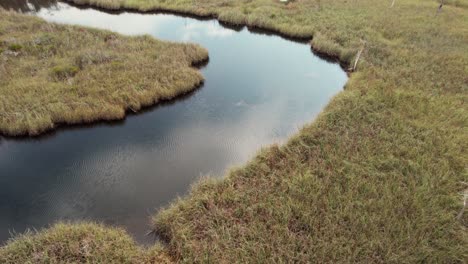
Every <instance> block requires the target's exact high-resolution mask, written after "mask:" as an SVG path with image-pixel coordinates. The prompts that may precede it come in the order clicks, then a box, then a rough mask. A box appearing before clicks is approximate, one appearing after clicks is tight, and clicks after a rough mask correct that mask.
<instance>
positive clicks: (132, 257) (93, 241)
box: [0, 223, 170, 263]
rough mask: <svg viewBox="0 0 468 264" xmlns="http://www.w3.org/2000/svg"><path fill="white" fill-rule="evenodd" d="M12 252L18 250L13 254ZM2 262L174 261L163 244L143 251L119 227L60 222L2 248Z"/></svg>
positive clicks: (0, 259) (0, 252) (26, 235)
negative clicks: (162, 246)
mask: <svg viewBox="0 0 468 264" xmlns="http://www.w3.org/2000/svg"><path fill="white" fill-rule="evenodd" d="M12 252H14V253H13V254H12ZM0 262H1V263H170V259H169V257H168V256H167V255H165V253H163V252H162V249H161V247H160V246H159V245H155V246H153V247H152V248H150V249H148V250H143V249H141V248H139V247H138V246H136V245H135V242H134V241H133V240H132V239H131V238H130V237H129V236H128V234H127V233H126V232H125V231H123V230H121V229H118V228H109V227H104V226H102V225H99V224H94V223H83V224H73V225H71V224H65V223H58V224H56V225H55V226H54V227H53V228H51V229H50V230H48V231H44V232H41V233H40V234H39V235H33V234H25V235H22V236H20V237H18V238H17V239H16V240H14V241H11V242H10V243H9V244H8V246H7V247H3V248H0Z"/></svg>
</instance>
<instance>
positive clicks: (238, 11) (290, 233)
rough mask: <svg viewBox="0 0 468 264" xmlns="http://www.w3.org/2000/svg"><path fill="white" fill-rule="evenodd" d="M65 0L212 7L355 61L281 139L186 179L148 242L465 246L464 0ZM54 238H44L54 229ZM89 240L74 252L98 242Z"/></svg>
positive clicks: (338, 253)
mask: <svg viewBox="0 0 468 264" xmlns="http://www.w3.org/2000/svg"><path fill="white" fill-rule="evenodd" d="M73 2H74V3H75V4H88V5H94V6H98V7H101V8H108V9H113V10H116V9H133V10H137V11H152V10H170V11H174V12H182V13H189V14H194V15H199V16H210V17H216V18H218V19H219V20H221V21H223V22H226V23H230V24H236V25H248V26H250V27H258V28H262V29H267V30H272V31H275V32H278V33H281V34H284V35H287V36H290V37H300V38H308V39H310V40H311V46H312V48H313V49H314V50H317V51H318V52H320V53H322V54H326V55H329V56H331V57H334V58H336V59H338V60H340V62H342V63H343V64H344V65H346V66H347V67H348V68H354V71H353V73H352V75H351V77H350V80H349V82H348V84H347V86H346V89H345V91H343V92H342V93H340V94H339V95H338V96H336V97H335V98H334V99H333V100H332V101H331V102H330V103H329V105H328V106H327V107H326V109H325V110H324V112H323V113H322V114H321V115H320V116H319V117H318V119H317V120H316V121H315V122H314V123H312V124H310V125H307V126H306V127H304V128H303V129H302V130H301V131H300V133H298V134H297V135H296V136H294V137H293V138H292V139H290V141H289V142H288V143H286V144H285V145H282V146H271V147H269V148H267V149H264V150H262V151H261V152H260V153H259V154H258V156H257V157H256V158H255V159H253V160H252V161H251V162H249V163H248V164H247V165H246V166H244V167H242V168H237V169H234V170H233V171H232V172H231V173H229V175H227V176H226V177H225V178H224V179H221V180H205V181H202V182H200V183H198V184H197V185H195V186H194V187H193V189H192V191H191V193H190V194H189V195H188V196H187V197H186V198H183V199H180V200H178V201H175V202H174V203H173V204H172V206H170V207H169V208H167V209H165V210H162V211H161V212H159V213H158V214H156V215H155V217H154V221H153V222H154V229H155V231H156V232H158V233H159V234H160V235H161V237H162V238H164V239H165V240H166V242H167V245H166V246H165V247H164V248H162V249H159V250H160V251H157V252H156V253H154V254H166V256H169V257H170V258H171V260H173V261H178V262H187V263H193V262H198V263H204V262H206V263H208V262H209V263H252V262H254V263H257V262H258V263H263V262H264V263H273V262H280V263H281V262H297V263H306V262H312V263H314V262H328V263H356V262H357V263H420V262H427V263H464V262H466V259H468V252H467V250H466V249H467V248H468V232H467V225H468V213H466V212H464V211H465V208H464V202H465V204H466V202H467V201H466V199H467V188H468V186H467V182H468V174H467V170H466V165H467V164H468V155H467V154H468V153H467V149H468V133H467V130H466V128H467V125H468V111H467V110H468V109H467V104H466V102H467V99H468V74H467V73H468V37H467V36H468V3H467V1H464V0H452V1H449V0H447V1H444V5H443V6H442V7H441V8H439V6H440V2H438V1H435V0H427V1H419V0H402V1H399V0H396V1H391V0H388V1H372V0H361V1H353V0H330V1H321V0H296V1H289V2H288V3H286V4H285V3H281V2H280V1H274V0H249V1H225V0H194V1H192V0H173V1H164V0H73ZM357 54H360V56H359V61H358V62H357V64H355V61H356V59H357V57H358V55H357ZM355 65H357V67H354V66H355ZM49 232H56V231H55V229H54V228H52V229H49V230H46V231H44V232H42V233H39V234H37V235H35V236H33V237H34V238H31V237H26V239H24V238H18V239H17V240H14V241H12V242H10V243H8V244H7V245H6V246H4V247H3V248H2V249H0V256H7V257H10V258H9V259H15V260H28V259H31V258H33V257H34V256H38V255H40V254H42V253H43V252H49V251H47V250H44V249H43V247H42V245H41V244H42V243H43V240H41V238H42V237H44V236H45V235H46V234H47V233H49ZM109 232H113V231H112V229H109ZM52 238H53V239H55V240H48V241H49V242H48V244H47V245H48V246H52V247H57V245H62V244H63V243H64V240H63V238H62V237H52ZM31 239H33V240H31ZM96 239H98V238H97V236H96ZM98 240H99V241H98V242H96V244H98V243H105V242H103V241H106V242H107V243H112V241H113V240H112V239H111V238H108V237H107V236H103V237H101V238H99V239H98ZM30 241H37V242H36V243H30ZM28 243H29V244H28ZM124 243H130V244H131V243H132V242H131V241H125V242H124ZM28 245H29V247H31V248H33V249H30V250H28V251H26V250H25V249H24V247H26V246H28ZM93 249H95V250H94V251H91V252H92V253H89V255H83V254H81V255H79V256H81V257H89V259H90V260H93V257H94V256H95V255H94V254H100V253H102V252H104V253H105V251H100V249H99V248H98V246H95V247H94V248H93ZM133 250H137V249H132V251H133ZM153 252H154V251H153ZM60 254H62V255H63V256H67V254H69V251H61V253H60ZM131 254H133V253H129V255H131ZM40 256H42V255H40ZM65 260H66V259H65Z"/></svg>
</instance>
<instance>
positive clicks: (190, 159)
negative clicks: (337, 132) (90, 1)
mask: <svg viewBox="0 0 468 264" xmlns="http://www.w3.org/2000/svg"><path fill="white" fill-rule="evenodd" d="M0 6H4V7H6V8H9V9H10V8H12V9H15V10H17V11H21V12H32V13H34V14H36V15H37V16H40V17H42V18H44V19H46V20H48V21H53V22H59V23H66V24H79V25H85V26H90V27H95V28H101V29H109V30H113V31H116V32H120V33H122V34H126V35H136V34H150V35H152V36H154V37H157V38H160V39H164V40H171V41H178V42H195V43H199V44H201V45H202V46H204V47H205V48H207V49H208V51H209V54H210V61H209V63H208V65H207V66H206V67H204V68H203V69H201V71H202V73H203V75H204V76H205V78H206V81H205V84H204V86H203V87H201V88H200V89H199V90H197V91H196V92H194V93H192V94H190V95H188V96H185V97H184V98H182V99H180V100H178V101H176V102H174V103H172V104H163V105H159V106H157V107H153V108H150V109H148V110H147V111H144V112H143V113H140V114H137V115H131V116H129V117H128V118H127V119H126V120H125V121H122V122H117V123H113V124H98V125H94V126H87V127H74V128H67V129H61V130H59V131H57V132H56V133H54V134H52V135H49V136H47V137H43V138H40V139H16V140H13V139H6V138H1V139H0V243H2V242H4V241H5V240H6V239H8V238H9V237H10V233H11V232H24V231H25V230H26V229H28V228H36V229H40V228H43V227H46V226H48V225H50V224H51V223H54V222H56V221H58V220H82V219H87V220H96V221H102V222H104V223H107V224H111V225H118V226H122V227H124V228H126V229H127V230H128V231H129V232H130V233H131V234H132V235H133V236H134V237H135V239H136V240H137V241H139V242H143V243H145V242H148V241H149V240H150V238H148V237H145V233H146V232H147V230H148V229H149V225H148V224H149V219H148V216H150V215H151V214H153V213H154V212H155V211H156V210H157V209H158V208H160V207H161V206H165V205H167V204H168V203H169V202H171V201H172V200H174V199H175V198H176V197H177V196H180V195H184V194H186V193H187V190H188V188H189V186H190V184H191V183H193V182H194V181H196V179H197V178H199V177H200V176H205V175H210V176H212V177H221V176H223V174H224V172H225V171H226V170H227V169H229V168H230V167H232V166H236V165H241V164H243V163H245V162H246V161H247V160H248V159H249V158H252V157H253V155H254V154H255V153H256V152H257V151H258V150H259V149H260V148H261V147H262V146H266V145H269V144H272V143H282V142H284V141H285V140H286V139H287V138H288V137H290V136H291V135H292V134H294V133H296V132H297V131H298V129H299V128H300V127H301V126H303V125H304V124H305V123H307V122H310V121H311V120H313V119H314V117H315V116H316V115H317V114H318V113H319V112H320V111H321V110H322V109H323V107H324V106H325V105H326V104H327V102H328V101H329V100H330V98H331V97H332V96H334V95H335V94H336V93H338V92H339V91H341V89H342V87H343V86H344V84H345V82H346V80H347V76H346V74H345V73H344V72H343V70H342V69H341V68H340V66H339V65H337V64H334V63H329V62H326V61H324V60H322V59H320V58H319V57H317V56H315V55H314V54H312V52H311V50H310V47H309V46H308V45H307V44H304V43H296V42H291V41H289V40H285V39H282V38H280V37H277V36H267V35H263V34H258V33H253V32H250V31H249V30H247V29H245V28H244V29H242V30H240V31H235V30H232V29H229V28H225V27H223V26H221V25H220V24H219V23H218V22H216V21H215V20H209V21H200V20H196V19H192V18H185V17H178V16H174V15H167V14H135V13H121V14H109V13H104V12H101V11H97V10H93V9H78V8H76V7H72V6H70V5H67V4H65V3H57V2H55V1H51V0H39V1H15V0H14V1H9V0H2V1H0Z"/></svg>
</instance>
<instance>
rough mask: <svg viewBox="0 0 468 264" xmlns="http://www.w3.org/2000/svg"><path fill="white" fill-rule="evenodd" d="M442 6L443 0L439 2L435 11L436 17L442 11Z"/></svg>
mask: <svg viewBox="0 0 468 264" xmlns="http://www.w3.org/2000/svg"><path fill="white" fill-rule="evenodd" d="M443 6H444V0H440V5H439V8H438V9H437V13H436V16H437V15H438V14H439V13H440V11H442V7H443Z"/></svg>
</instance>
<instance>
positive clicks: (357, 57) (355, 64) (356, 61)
mask: <svg viewBox="0 0 468 264" xmlns="http://www.w3.org/2000/svg"><path fill="white" fill-rule="evenodd" d="M365 47H366V42H365V41H364V42H363V46H362V48H361V49H360V50H359V51H358V53H357V55H356V60H355V61H354V65H353V68H351V70H352V71H355V70H356V67H357V64H358V62H359V59H360V58H361V54H362V52H363V51H364V48H365Z"/></svg>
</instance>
